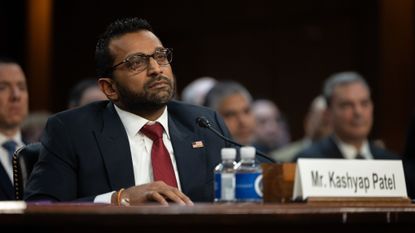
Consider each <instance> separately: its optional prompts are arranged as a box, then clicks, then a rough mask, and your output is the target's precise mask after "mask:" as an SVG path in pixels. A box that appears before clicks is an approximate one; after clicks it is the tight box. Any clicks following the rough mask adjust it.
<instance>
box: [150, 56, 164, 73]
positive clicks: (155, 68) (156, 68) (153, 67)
mask: <svg viewBox="0 0 415 233" xmlns="http://www.w3.org/2000/svg"><path fill="white" fill-rule="evenodd" d="M147 73H148V76H158V75H159V74H161V73H163V70H162V69H161V66H160V65H159V64H158V63H157V61H156V60H155V59H154V58H152V57H150V58H149V60H148V67H147Z"/></svg>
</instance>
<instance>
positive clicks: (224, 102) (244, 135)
mask: <svg viewBox="0 0 415 233" xmlns="http://www.w3.org/2000/svg"><path fill="white" fill-rule="evenodd" d="M251 104H252V96H251V94H250V93H249V92H248V90H247V89H246V88H245V87H244V86H242V85H241V84H239V83H237V82H234V81H220V82H218V83H216V85H215V86H214V87H213V88H212V89H211V90H210V91H209V92H208V94H207V95H206V98H205V104H204V105H205V106H206V107H209V108H212V109H214V110H215V111H217V112H218V113H219V114H220V115H221V116H222V117H223V119H224V120H225V123H226V126H227V127H228V129H229V131H230V133H231V136H232V137H233V138H234V139H235V141H237V142H238V143H240V144H243V145H252V143H253V140H254V137H255V127H256V125H255V117H254V114H253V113H252V106H251Z"/></svg>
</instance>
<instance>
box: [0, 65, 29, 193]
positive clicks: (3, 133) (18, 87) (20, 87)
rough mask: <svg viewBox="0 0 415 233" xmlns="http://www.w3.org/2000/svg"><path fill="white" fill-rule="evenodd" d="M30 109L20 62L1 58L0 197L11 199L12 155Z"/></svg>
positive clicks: (18, 144)
mask: <svg viewBox="0 0 415 233" xmlns="http://www.w3.org/2000/svg"><path fill="white" fill-rule="evenodd" d="M28 111H29V94H28V92H27V86H26V77H25V75H24V73H23V71H22V68H21V67H20V65H18V64H17V63H16V62H14V61H13V60H10V59H6V58H0V145H1V147H0V200H14V199H15V196H14V189H13V170H12V156H13V153H14V152H15V151H16V149H17V148H19V147H21V146H23V145H24V144H23V142H22V135H21V132H20V127H21V124H22V122H23V121H24V119H25V118H26V117H27V114H28Z"/></svg>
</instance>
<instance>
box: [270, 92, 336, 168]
mask: <svg viewBox="0 0 415 233" xmlns="http://www.w3.org/2000/svg"><path fill="white" fill-rule="evenodd" d="M326 109H327V104H326V101H325V99H324V97H323V96H318V97H316V98H315V99H314V100H313V101H312V103H311V106H310V109H309V111H308V113H307V115H306V117H305V119H304V131H305V136H304V138H303V139H301V140H299V141H295V142H293V143H290V144H288V145H286V146H284V147H282V148H280V149H277V150H275V151H273V152H271V156H272V157H273V158H274V159H275V160H277V161H281V162H293V161H294V160H295V156H296V155H297V154H298V153H299V152H301V151H303V150H304V149H306V148H307V147H309V146H311V144H312V143H315V142H317V141H319V140H321V139H322V138H325V137H327V136H329V135H330V134H331V133H332V127H331V125H330V121H329V119H328V116H327V114H326Z"/></svg>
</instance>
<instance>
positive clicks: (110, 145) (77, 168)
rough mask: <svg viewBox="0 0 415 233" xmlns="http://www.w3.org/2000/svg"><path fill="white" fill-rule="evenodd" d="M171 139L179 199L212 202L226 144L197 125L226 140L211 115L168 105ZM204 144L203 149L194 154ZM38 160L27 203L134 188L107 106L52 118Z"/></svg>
mask: <svg viewBox="0 0 415 233" xmlns="http://www.w3.org/2000/svg"><path fill="white" fill-rule="evenodd" d="M167 109H168V124H169V131H170V138H171V142H172V145H173V150H174V156H175V158H176V163H177V169H178V173H179V177H180V184H181V188H182V191H183V193H185V194H186V195H188V196H189V197H190V198H191V199H192V201H195V202H207V201H212V200H213V169H214V167H215V166H216V165H217V164H218V163H219V162H220V160H221V159H220V150H221V148H223V147H226V146H227V145H226V144H225V142H224V141H223V140H222V139H220V138H219V137H217V136H216V135H214V134H213V133H212V132H210V131H209V130H208V129H205V128H201V127H199V126H198V125H197V124H196V118H197V117H198V116H205V117H206V118H207V119H209V120H210V122H211V123H212V125H213V127H214V128H216V129H217V130H218V131H219V132H221V133H222V134H224V135H225V136H227V137H229V132H228V129H227V128H226V126H225V124H224V122H223V120H222V119H221V118H220V117H219V116H218V115H217V114H216V113H215V112H214V111H212V110H210V109H207V108H204V107H198V106H193V105H188V104H184V103H181V102H177V101H172V102H170V103H169V104H168V108H167ZM195 141H202V142H203V145H204V147H202V148H193V147H192V142H195ZM41 143H42V147H43V148H42V149H41V152H40V158H39V161H38V162H37V164H36V165H35V167H34V170H33V172H32V175H31V177H30V179H29V181H28V183H27V186H26V188H25V193H24V197H25V199H26V200H29V201H30V200H51V201H73V200H77V201H93V199H94V198H95V196H97V195H99V194H104V193H107V192H110V191H114V190H119V189H121V188H127V187H131V186H134V185H135V182H134V174H133V165H132V160H131V152H130V146H129V143H128V138H127V133H126V131H125V129H124V126H123V124H122V122H121V120H120V118H119V116H118V114H117V113H116V111H115V108H114V106H113V104H112V103H110V102H109V101H102V102H96V103H93V104H89V105H87V106H85V107H81V108H78V109H75V110H69V111H65V112H62V113H58V114H56V115H55V116H53V117H51V118H50V119H49V120H48V122H47V125H46V127H45V131H44V134H43V136H42V139H41Z"/></svg>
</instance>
